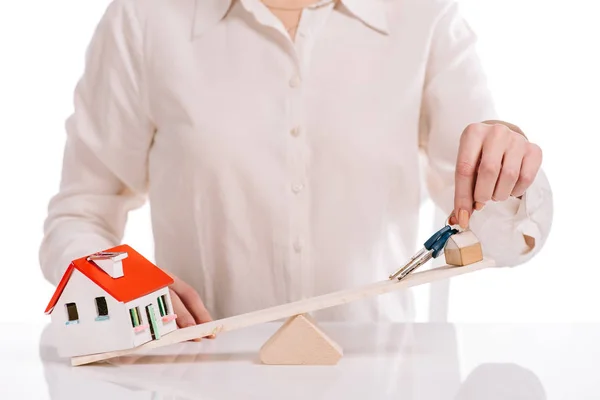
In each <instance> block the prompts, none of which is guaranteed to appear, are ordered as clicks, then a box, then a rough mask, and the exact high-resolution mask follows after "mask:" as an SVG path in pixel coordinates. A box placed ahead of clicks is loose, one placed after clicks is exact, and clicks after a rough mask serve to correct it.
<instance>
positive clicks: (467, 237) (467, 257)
mask: <svg viewBox="0 0 600 400" xmlns="http://www.w3.org/2000/svg"><path fill="white" fill-rule="evenodd" d="M444 256H445V257H446V263H447V264H448V265H457V266H464V265H470V264H474V263H476V262H479V261H481V260H483V251H482V249H481V243H479V239H477V236H475V234H474V233H473V232H472V231H470V230H466V231H462V232H459V233H457V234H455V235H452V236H450V239H448V242H447V243H446V247H445V248H444Z"/></svg>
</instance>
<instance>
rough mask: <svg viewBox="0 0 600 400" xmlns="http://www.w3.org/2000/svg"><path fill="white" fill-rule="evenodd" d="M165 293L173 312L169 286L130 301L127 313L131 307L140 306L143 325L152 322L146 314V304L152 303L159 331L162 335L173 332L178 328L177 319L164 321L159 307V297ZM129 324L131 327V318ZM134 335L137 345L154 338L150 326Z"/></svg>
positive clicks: (169, 307) (126, 305)
mask: <svg viewBox="0 0 600 400" xmlns="http://www.w3.org/2000/svg"><path fill="white" fill-rule="evenodd" d="M163 294H166V295H167V302H168V310H169V312H170V313H173V306H172V304H171V297H170V295H169V288H168V287H165V288H163V289H160V290H157V291H155V292H152V293H150V294H148V295H146V296H143V297H140V298H139V299H135V300H132V301H130V302H129V303H126V304H125V307H126V309H127V313H129V309H131V308H133V307H139V308H140V315H141V317H142V320H141V322H140V323H141V324H142V325H149V324H150V321H148V316H147V315H146V306H148V305H149V304H152V307H153V308H154V315H155V318H156V325H157V327H158V332H159V333H160V336H163V335H166V334H167V333H169V332H172V331H174V330H175V329H176V328H177V322H176V320H171V321H169V322H163V319H162V317H161V315H160V309H159V308H158V297H160V296H162V295H163ZM129 326H130V327H131V320H129ZM134 335H135V338H134V345H135V346H139V345H141V344H144V343H146V342H147V341H149V340H152V335H151V333H150V328H149V327H148V328H147V329H145V330H144V331H142V332H139V333H135V334H134Z"/></svg>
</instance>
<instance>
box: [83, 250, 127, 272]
mask: <svg viewBox="0 0 600 400" xmlns="http://www.w3.org/2000/svg"><path fill="white" fill-rule="evenodd" d="M125 258H127V253H126V252H107V251H102V252H99V253H95V254H92V255H91V256H89V257H88V261H92V262H93V263H94V264H96V265H97V266H98V267H100V268H101V269H102V270H103V271H104V272H106V273H107V274H108V275H110V276H111V277H113V278H120V277H122V276H123V259H125Z"/></svg>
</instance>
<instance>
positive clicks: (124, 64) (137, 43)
mask: <svg viewBox="0 0 600 400" xmlns="http://www.w3.org/2000/svg"><path fill="white" fill-rule="evenodd" d="M139 27H140V22H139V20H138V17H137V13H136V10H135V3H134V1H133V0H114V1H112V2H111V3H110V4H109V6H108V8H107V10H106V11H105V13H104V15H103V16H102V18H101V20H100V22H99V24H98V26H97V27H96V30H95V32H94V35H93V36H92V39H91V42H90V44H89V46H88V49H87V52H86V60H85V68H84V73H83V76H82V78H81V79H80V80H79V82H78V84H77V86H76V89H75V95H74V111H73V114H72V115H71V116H70V117H69V118H68V119H67V121H66V133H67V137H66V144H65V148H64V157H63V165H62V176H61V182H60V186H59V190H58V193H57V194H55V195H54V196H53V197H52V199H51V200H50V202H49V205H48V215H47V217H46V220H45V222H44V236H43V239H42V243H41V245H40V249H39V260H40V264H41V269H42V272H43V274H44V276H45V278H46V279H47V280H48V281H50V282H51V283H53V284H55V285H56V284H57V283H58V281H59V280H60V278H61V276H62V274H63V272H64V270H65V269H66V268H67V267H68V265H69V264H70V262H71V261H72V260H73V259H75V258H78V257H82V256H84V255H86V254H90V253H93V252H96V251H100V250H104V249H106V248H109V247H112V246H115V245H117V244H119V243H120V241H121V240H122V238H123V234H124V229H125V223H126V219H127V213H128V212H129V211H130V210H132V209H134V208H139V207H141V206H142V205H143V204H144V202H145V199H146V181H147V158H148V152H149V149H150V146H151V143H152V139H153V134H154V128H153V125H152V123H151V120H150V118H149V113H148V111H147V109H148V107H147V105H146V102H145V100H144V99H145V98H146V97H145V93H144V83H143V76H142V68H141V47H142V45H141V43H142V35H141V30H140V28H139Z"/></svg>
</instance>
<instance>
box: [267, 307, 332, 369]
mask: <svg viewBox="0 0 600 400" xmlns="http://www.w3.org/2000/svg"><path fill="white" fill-rule="evenodd" d="M342 355H343V350H342V348H341V347H340V346H339V345H338V344H337V343H335V342H334V341H333V340H332V339H331V338H329V337H328V336H327V335H326V334H325V332H323V331H322V330H321V329H320V328H319V327H318V326H317V324H316V323H315V321H314V320H313V319H312V317H310V315H308V314H298V315H295V316H293V317H290V318H288V319H287V321H286V322H285V323H284V324H283V325H282V326H281V327H280V328H279V329H278V330H277V332H275V333H274V334H273V336H271V337H270V338H269V340H267V341H266V342H265V344H264V345H263V346H262V347H261V349H260V361H261V362H262V363H263V364H269V365H335V364H337V362H338V361H339V360H340V358H342Z"/></svg>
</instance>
